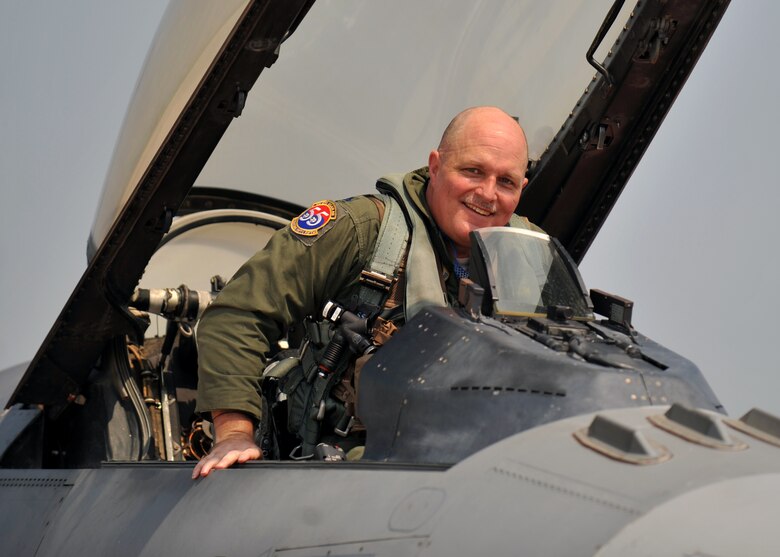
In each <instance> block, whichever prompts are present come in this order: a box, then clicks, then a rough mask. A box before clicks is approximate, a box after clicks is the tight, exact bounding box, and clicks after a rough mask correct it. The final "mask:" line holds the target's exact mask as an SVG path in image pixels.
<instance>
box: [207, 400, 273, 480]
mask: <svg viewBox="0 0 780 557" xmlns="http://www.w3.org/2000/svg"><path fill="white" fill-rule="evenodd" d="M212 415H213V416H214V437H215V438H216V440H217V442H216V443H214V446H213V447H211V451H209V454H207V455H206V456H204V457H203V458H202V459H201V460H200V462H198V464H197V465H196V466H195V469H194V470H193V471H192V479H193V480H195V479H197V478H199V477H202V478H205V477H206V476H208V475H209V473H210V472H211V471H212V470H214V469H217V470H221V469H224V468H228V467H230V466H232V465H233V464H235V463H236V462H239V463H242V464H243V463H244V462H247V461H248V460H261V459H262V458H263V453H262V451H261V450H260V447H258V446H257V445H256V444H255V440H254V424H253V423H252V420H251V419H250V418H249V417H248V416H247V415H246V414H242V413H241V412H224V411H219V410H216V411H214V412H212Z"/></svg>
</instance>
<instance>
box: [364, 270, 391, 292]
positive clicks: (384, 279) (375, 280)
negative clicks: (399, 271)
mask: <svg viewBox="0 0 780 557" xmlns="http://www.w3.org/2000/svg"><path fill="white" fill-rule="evenodd" d="M393 283H395V277H389V276H387V275H385V274H384V273H379V272H377V271H368V270H366V269H364V270H363V271H361V272H360V284H364V285H366V286H370V287H372V288H377V289H379V290H382V291H384V292H390V289H391V288H392V287H393Z"/></svg>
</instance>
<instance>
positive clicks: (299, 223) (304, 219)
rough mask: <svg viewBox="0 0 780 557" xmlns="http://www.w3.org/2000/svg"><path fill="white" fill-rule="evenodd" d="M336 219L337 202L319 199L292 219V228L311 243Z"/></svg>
mask: <svg viewBox="0 0 780 557" xmlns="http://www.w3.org/2000/svg"><path fill="white" fill-rule="evenodd" d="M335 220H336V204H335V203H333V201H329V200H323V201H317V202H316V203H314V204H313V205H312V206H311V207H309V208H308V209H306V210H305V211H304V212H303V213H301V214H300V215H298V216H297V217H295V218H294V219H293V220H292V221H290V230H291V231H292V233H293V234H295V235H296V237H298V238H299V239H301V240H308V241H305V242H304V243H306V244H308V245H311V243H313V242H314V240H316V239H317V236H318V235H319V234H321V233H324V232H327V231H328V230H330V228H331V227H332V226H328V224H331V223H333V222H334V221H335Z"/></svg>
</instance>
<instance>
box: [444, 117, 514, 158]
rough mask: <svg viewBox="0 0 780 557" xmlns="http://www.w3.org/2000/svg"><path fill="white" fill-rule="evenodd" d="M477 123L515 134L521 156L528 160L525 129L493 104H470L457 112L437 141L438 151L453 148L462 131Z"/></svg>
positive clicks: (468, 129)
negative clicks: (522, 148)
mask: <svg viewBox="0 0 780 557" xmlns="http://www.w3.org/2000/svg"><path fill="white" fill-rule="evenodd" d="M476 123H479V124H480V125H482V126H487V127H496V128H497V129H500V130H502V131H503V132H504V133H507V134H508V135H514V136H517V135H518V134H519V137H518V139H519V142H520V143H521V144H522V145H523V146H524V153H523V155H522V156H523V158H524V159H525V160H526V163H527V161H528V142H527V140H526V137H525V131H523V128H522V126H520V124H519V123H518V121H517V120H515V119H514V118H513V117H512V116H510V115H509V114H507V113H506V112H504V111H503V110H501V109H500V108H498V107H495V106H472V107H471V108H467V109H465V110H463V111H461V112H459V113H458V114H456V115H455V117H454V118H453V119H452V120H451V121H450V123H449V124H448V125H447V127H446V128H445V129H444V133H443V134H442V136H441V141H439V147H438V151H439V152H440V153H441V152H442V151H447V150H449V149H452V148H453V144H455V143H457V141H458V139H459V138H460V137H462V136H463V134H464V133H468V132H469V131H470V127H473V125H474V124H476Z"/></svg>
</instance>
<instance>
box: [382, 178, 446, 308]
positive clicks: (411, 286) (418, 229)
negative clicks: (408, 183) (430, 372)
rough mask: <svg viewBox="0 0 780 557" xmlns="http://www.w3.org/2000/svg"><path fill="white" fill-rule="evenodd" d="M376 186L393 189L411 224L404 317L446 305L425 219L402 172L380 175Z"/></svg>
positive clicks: (394, 195)
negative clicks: (406, 185) (418, 210)
mask: <svg viewBox="0 0 780 557" xmlns="http://www.w3.org/2000/svg"><path fill="white" fill-rule="evenodd" d="M377 187H382V188H383V189H385V190H387V191H390V192H392V193H393V197H394V198H395V199H397V200H398V201H399V202H400V203H403V205H404V206H405V207H406V216H407V217H408V219H409V221H410V224H411V227H412V239H411V246H410V247H409V256H408V257H407V258H406V270H405V271H404V273H405V275H406V276H405V280H406V298H405V303H404V317H405V319H406V321H407V322H408V321H409V320H410V319H411V318H412V317H413V316H414V315H415V314H416V313H417V312H419V311H420V310H421V309H422V308H424V307H426V306H439V307H446V306H447V299H446V298H445V296H444V291H443V290H442V288H441V281H440V278H439V268H438V266H437V264H436V253H435V252H434V251H433V246H432V245H431V241H430V239H429V238H428V231H427V230H426V228H425V223H424V222H423V220H422V218H421V217H420V215H419V214H417V210H416V209H415V208H414V201H413V200H412V199H411V198H410V197H409V194H408V193H407V191H406V188H405V187H404V175H403V174H390V175H387V176H383V177H382V178H380V179H379V182H378V183H377Z"/></svg>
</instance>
